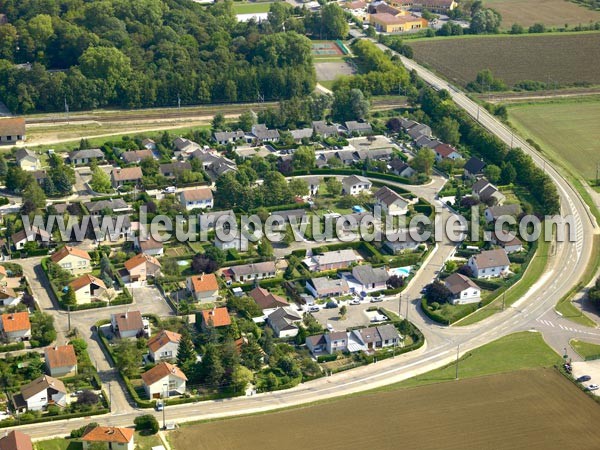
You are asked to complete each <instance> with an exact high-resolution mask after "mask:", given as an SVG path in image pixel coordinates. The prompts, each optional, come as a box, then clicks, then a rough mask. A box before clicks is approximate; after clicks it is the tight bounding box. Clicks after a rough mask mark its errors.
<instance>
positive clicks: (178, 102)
mask: <svg viewBox="0 0 600 450" xmlns="http://www.w3.org/2000/svg"><path fill="white" fill-rule="evenodd" d="M177 109H181V97H180V96H179V94H177Z"/></svg>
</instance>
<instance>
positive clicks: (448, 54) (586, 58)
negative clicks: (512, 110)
mask: <svg viewBox="0 0 600 450" xmlns="http://www.w3.org/2000/svg"><path fill="white" fill-rule="evenodd" d="M565 3H566V2H565ZM409 45H410V46H411V47H412V48H413V50H414V58H415V60H416V61H417V62H419V63H423V64H425V65H427V66H429V67H430V68H432V69H433V70H435V71H437V72H439V73H440V74H442V75H443V76H445V77H446V78H447V79H448V80H450V81H451V82H453V83H456V84H459V85H462V86H464V85H466V84H467V83H469V82H471V81H473V80H475V77H476V76H477V73H478V72H479V71H481V70H484V69H490V70H491V71H492V72H493V74H494V76H495V77H496V78H500V79H502V80H504V82H505V83H506V84H507V85H508V86H513V85H514V84H515V83H517V82H519V81H526V80H533V81H540V82H544V83H551V84H553V83H558V84H559V85H562V86H567V85H574V84H577V83H580V84H581V83H587V84H591V85H596V84H600V70H597V68H598V67H599V66H600V33H595V32H594V33H574V34H571V33H567V34H565V33H561V34H558V33H556V34H544V35H521V36H508V35H504V36H494V35H491V36H467V37H458V38H446V39H425V40H415V41H410V42H409Z"/></svg>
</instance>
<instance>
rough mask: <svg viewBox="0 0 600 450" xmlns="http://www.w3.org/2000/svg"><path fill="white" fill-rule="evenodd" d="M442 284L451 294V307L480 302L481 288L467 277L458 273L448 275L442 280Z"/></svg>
mask: <svg viewBox="0 0 600 450" xmlns="http://www.w3.org/2000/svg"><path fill="white" fill-rule="evenodd" d="M444 284H445V285H446V287H447V288H448V290H449V291H450V292H452V299H453V300H452V304H453V305H464V304H466V303H477V302H479V301H480V300H481V288H480V287H479V286H477V285H476V284H475V282H474V281H473V280H471V279H470V278H469V277H465V276H464V275H462V274H460V273H453V274H452V275H450V276H449V277H448V278H446V279H445V280H444Z"/></svg>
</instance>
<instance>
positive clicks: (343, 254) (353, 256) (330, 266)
mask: <svg viewBox="0 0 600 450" xmlns="http://www.w3.org/2000/svg"><path fill="white" fill-rule="evenodd" d="M362 260H363V258H362V257H361V256H360V255H359V254H358V253H357V252H356V250H353V249H342V250H334V251H330V252H325V253H323V254H321V255H313V256H310V257H308V258H306V259H304V260H302V262H303V263H304V264H305V265H306V267H308V269H309V270H311V271H313V272H322V271H324V270H337V269H345V268H346V267H349V266H351V265H352V264H357V263H359V262H360V261H362Z"/></svg>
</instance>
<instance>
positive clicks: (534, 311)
mask: <svg viewBox="0 0 600 450" xmlns="http://www.w3.org/2000/svg"><path fill="white" fill-rule="evenodd" d="M403 62H404V64H405V65H406V66H407V67H408V68H409V69H414V70H416V71H417V73H418V74H419V76H421V77H422V78H423V79H424V80H425V81H426V82H428V83H429V84H431V85H433V86H434V87H436V88H440V89H447V90H448V91H449V92H450V93H451V95H452V97H453V98H454V100H455V102H456V103H457V104H458V105H459V106H460V107H462V108H463V109H465V111H467V112H468V113H469V114H470V115H471V116H473V117H475V118H477V117H479V121H480V122H481V123H482V125H483V126H485V127H486V128H487V129H488V130H490V131H491V132H492V133H494V134H495V135H497V136H498V137H499V138H501V139H502V140H503V141H504V142H506V143H507V144H508V145H510V144H511V141H512V142H513V144H514V145H515V146H519V147H521V148H522V149H523V150H524V151H526V152H527V153H529V154H530V155H531V156H532V157H533V159H534V161H535V162H536V164H538V165H540V166H542V167H544V166H545V169H546V171H547V173H548V174H549V175H550V177H551V178H552V180H553V181H554V182H555V183H556V185H557V186H558V190H559V194H560V197H561V204H562V209H563V215H567V214H572V215H573V216H574V219H575V223H576V235H577V239H576V241H575V242H564V243H557V244H556V246H555V252H554V254H553V256H551V257H550V258H549V264H548V267H547V269H546V272H545V273H544V275H543V276H542V277H541V279H540V280H539V281H538V282H537V283H536V284H535V285H534V286H532V287H531V289H530V290H529V291H528V292H527V293H526V294H525V296H524V297H523V298H522V299H520V300H519V301H518V302H517V303H515V304H514V305H513V306H512V307H509V308H507V309H506V310H505V311H503V312H501V313H498V314H495V315H494V316H492V317H490V318H488V319H487V320H486V321H484V322H483V323H478V324H474V325H471V326H467V327H451V328H449V327H442V326H440V325H438V324H435V323H432V322H431V321H430V320H429V319H428V318H426V317H425V316H423V315H422V314H421V313H420V311H419V309H418V302H417V299H418V297H419V295H418V292H419V291H420V289H421V288H422V286H423V285H424V284H426V283H428V282H429V281H430V279H431V278H429V279H426V278H427V277H428V276H429V275H424V271H420V272H419V274H418V275H417V277H415V279H414V280H413V282H412V283H411V285H410V286H409V288H408V290H407V294H406V295H407V297H408V298H410V299H412V301H411V303H410V306H411V308H410V317H409V318H410V320H411V321H412V322H413V323H415V325H417V326H418V327H419V328H420V329H421V330H422V331H423V333H424V334H425V336H426V340H427V343H426V346H425V347H424V348H422V349H420V350H418V351H416V352H411V353H408V354H405V355H401V356H398V357H396V358H393V359H388V360H385V361H381V362H378V363H376V364H371V365H369V366H365V367H360V368H357V369H354V370H350V371H346V372H342V373H338V374H335V375H333V376H331V377H326V378H321V379H318V380H314V381H311V382H307V383H303V384H301V385H299V386H297V387H295V388H293V389H289V390H285V391H280V392H274V393H265V394H258V395H255V396H252V397H237V398H232V399H223V400H217V401H208V402H200V403H194V404H187V405H178V406H169V407H167V410H166V415H167V420H168V421H175V422H185V421H192V420H199V419H208V418H215V417H224V416H231V415H238V414H247V413H252V412H257V411H267V410H273V409H278V408H282V407H287V406H292V405H298V404H304V403H310V402H314V401H317V400H322V399H325V398H331V397H336V396H340V395H345V394H350V393H354V392H358V391H364V390H367V389H372V388H374V387H378V386H382V385H386V384H390V383H393V382H396V381H400V380H403V379H407V378H410V377H413V376H415V375H417V374H420V373H424V372H427V371H429V370H432V369H434V368H437V367H440V366H442V365H444V364H447V363H449V362H451V361H453V360H454V359H455V357H456V354H457V350H459V349H460V350H459V353H460V354H463V353H464V352H467V351H469V350H472V349H474V348H476V347H479V346H481V345H484V344H486V343H488V342H490V341H493V340H495V339H498V338H499V337H501V336H504V335H507V334H510V333H514V332H517V331H523V330H535V329H539V328H543V329H544V333H545V334H544V336H545V337H546V336H555V335H557V336H558V337H559V339H558V340H556V342H562V341H560V339H567V340H568V339H569V338H572V337H578V338H584V339H586V340H590V341H595V342H599V343H600V332H599V331H598V330H596V329H583V328H582V327H578V328H577V329H575V328H572V327H566V326H564V327H560V328H559V327H554V326H552V327H553V328H552V330H549V327H550V326H549V325H547V323H548V322H549V321H550V322H551V321H554V322H556V323H557V324H558V323H559V322H560V321H561V320H563V319H561V318H560V317H559V316H557V315H556V313H554V312H553V307H554V305H555V304H556V303H557V301H558V300H559V299H560V298H561V297H562V296H563V295H565V294H566V293H567V292H568V291H569V290H570V289H571V288H572V287H573V286H574V285H576V283H577V282H578V280H579V278H580V275H581V274H582V273H583V271H584V270H585V267H586V265H587V263H588V261H589V259H590V253H591V240H592V235H593V234H594V233H597V232H598V230H597V227H596V224H595V223H594V221H593V218H592V216H591V215H590V214H589V211H588V209H587V206H586V205H585V204H584V202H583V201H582V199H581V198H580V197H579V195H578V194H577V192H576V191H574V190H573V189H572V188H571V186H570V185H569V184H568V183H567V182H566V180H564V179H563V178H562V177H561V176H560V174H559V173H558V172H557V171H555V170H554V169H553V168H552V167H551V166H550V164H547V163H546V162H545V161H544V159H543V158H542V157H541V156H540V155H538V154H537V153H536V152H535V151H534V150H533V149H532V148H531V147H530V146H529V145H527V143H526V142H524V141H523V140H522V139H521V138H519V137H518V136H513V134H512V132H511V131H510V130H508V129H507V128H506V127H505V126H504V125H503V124H501V123H500V122H499V121H498V120H497V119H496V118H495V117H493V116H491V115H490V114H489V113H487V111H485V110H484V109H483V108H479V107H478V105H477V104H475V103H474V102H473V101H471V100H470V99H469V98H468V97H466V96H465V95H464V94H463V93H460V92H456V91H455V90H453V88H452V87H451V86H450V85H448V83H446V82H445V81H444V80H442V79H441V78H439V77H437V76H435V75H434V74H432V73H431V72H429V71H428V70H426V69H424V68H423V67H421V66H419V65H417V64H416V63H414V61H411V60H406V59H404V58H403ZM445 211H446V210H445ZM444 214H445V215H448V214H449V213H448V212H447V211H446V212H445V213H444ZM445 245H447V244H446V243H442V244H441V245H440V246H438V249H437V252H440V253H439V254H440V255H442V254H444V251H447V250H448V248H446V249H445V250H440V248H442V249H444V246H445ZM437 252H436V253H437ZM434 256H435V255H434ZM432 258H433V257H432ZM542 321H545V322H542ZM544 323H545V325H544ZM571 325H572V324H571ZM544 327H546V328H544ZM568 328H570V329H568ZM547 331H550V332H549V333H547ZM554 342H555V341H554V339H551V340H550V344H552V345H554V347H555V349H557V350H561V347H559V346H558V344H554ZM113 388H114V387H113ZM146 412H147V410H136V409H133V408H131V407H128V408H124V409H122V410H120V411H115V410H113V414H111V415H107V416H103V417H100V416H98V417H94V418H93V420H94V421H97V422H99V423H102V424H111V425H120V426H130V425H131V424H132V423H133V419H134V418H135V417H136V416H137V415H140V414H142V413H146ZM154 414H156V416H157V418H159V420H160V419H161V418H162V414H161V413H156V412H155V413H154ZM89 420H90V419H73V420H70V421H68V423H67V424H65V423H64V421H63V422H57V423H45V424H34V425H26V426H22V427H20V429H21V430H23V431H24V432H26V433H28V434H30V435H31V436H32V437H34V438H40V437H47V436H54V435H56V436H61V435H64V434H66V433H68V431H69V430H70V429H72V428H75V427H79V426H81V425H82V424H84V423H86V422H89Z"/></svg>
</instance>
